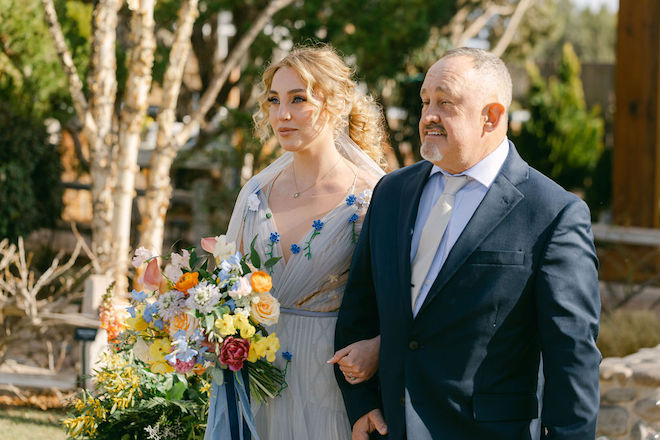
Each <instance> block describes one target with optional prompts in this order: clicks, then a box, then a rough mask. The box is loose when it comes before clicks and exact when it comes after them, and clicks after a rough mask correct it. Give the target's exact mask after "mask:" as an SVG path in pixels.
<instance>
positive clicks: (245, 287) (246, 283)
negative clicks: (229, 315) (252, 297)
mask: <svg viewBox="0 0 660 440" xmlns="http://www.w3.org/2000/svg"><path fill="white" fill-rule="evenodd" d="M227 293H229V296H231V297H232V298H234V299H239V298H243V297H244V296H247V295H249V294H250V293H252V284H250V280H249V279H247V278H246V277H240V278H239V279H238V280H236V282H235V283H234V285H233V286H231V289H230V290H229V292H227ZM234 314H236V312H235V311H234Z"/></svg>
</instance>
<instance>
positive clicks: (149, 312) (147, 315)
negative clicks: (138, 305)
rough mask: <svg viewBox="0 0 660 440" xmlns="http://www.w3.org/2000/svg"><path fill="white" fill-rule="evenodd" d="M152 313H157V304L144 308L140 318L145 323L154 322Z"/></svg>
mask: <svg viewBox="0 0 660 440" xmlns="http://www.w3.org/2000/svg"><path fill="white" fill-rule="evenodd" d="M154 313H158V303H153V304H149V305H147V307H145V308H144V312H142V318H144V320H145V321H147V322H151V321H153V320H154V316H153V314H154Z"/></svg>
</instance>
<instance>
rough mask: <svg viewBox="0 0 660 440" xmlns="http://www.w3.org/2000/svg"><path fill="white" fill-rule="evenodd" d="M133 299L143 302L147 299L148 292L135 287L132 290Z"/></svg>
mask: <svg viewBox="0 0 660 440" xmlns="http://www.w3.org/2000/svg"><path fill="white" fill-rule="evenodd" d="M131 299H133V301H135V302H142V301H144V300H145V299H147V294H146V293H144V292H138V291H137V290H135V289H133V291H132V292H131Z"/></svg>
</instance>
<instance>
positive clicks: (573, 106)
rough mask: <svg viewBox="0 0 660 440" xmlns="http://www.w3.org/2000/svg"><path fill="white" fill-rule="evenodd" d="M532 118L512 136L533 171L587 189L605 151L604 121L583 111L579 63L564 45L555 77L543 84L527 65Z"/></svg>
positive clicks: (596, 113)
mask: <svg viewBox="0 0 660 440" xmlns="http://www.w3.org/2000/svg"><path fill="white" fill-rule="evenodd" d="M527 69H528V73H529V76H530V79H531V83H532V85H531V88H530V91H529V93H528V96H527V104H528V108H529V111H530V113H531V115H530V119H529V120H528V121H527V122H525V123H524V124H523V126H522V129H521V131H520V133H511V134H510V137H511V139H512V140H513V141H514V143H515V144H516V147H517V148H518V149H519V151H520V153H521V155H522V157H523V158H524V159H525V160H527V161H528V162H529V163H530V164H531V165H532V166H533V167H535V168H537V169H538V170H539V171H541V172H542V173H544V174H546V175H548V176H550V177H551V178H553V179H554V180H556V181H557V182H558V183H559V184H561V185H562V186H564V187H566V188H568V189H588V188H589V187H590V185H591V180H592V176H593V172H594V169H595V167H596V164H597V163H598V159H599V157H600V155H601V153H602V151H603V130H604V123H603V120H602V118H600V116H599V112H600V110H599V109H598V108H597V107H596V108H593V109H591V110H588V109H587V108H586V104H585V101H584V92H583V89H582V81H581V80H580V62H579V60H578V57H577V56H576V55H575V52H574V51H573V48H572V46H571V45H570V44H568V43H567V44H565V45H564V49H563V56H562V58H561V61H560V63H559V67H558V72H557V76H553V77H551V78H550V79H549V81H548V82H547V83H546V81H545V80H544V79H543V78H542V77H541V75H540V74H539V71H538V68H537V67H536V66H535V65H534V64H532V63H529V64H528V65H527Z"/></svg>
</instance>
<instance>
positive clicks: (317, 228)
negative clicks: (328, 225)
mask: <svg viewBox="0 0 660 440" xmlns="http://www.w3.org/2000/svg"><path fill="white" fill-rule="evenodd" d="M312 227H313V228H314V230H315V231H316V232H318V231H320V230H321V229H323V222H322V221H321V220H314V223H312Z"/></svg>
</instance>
